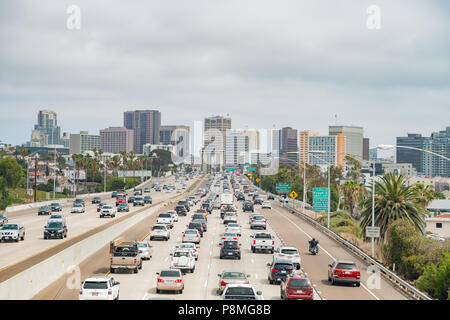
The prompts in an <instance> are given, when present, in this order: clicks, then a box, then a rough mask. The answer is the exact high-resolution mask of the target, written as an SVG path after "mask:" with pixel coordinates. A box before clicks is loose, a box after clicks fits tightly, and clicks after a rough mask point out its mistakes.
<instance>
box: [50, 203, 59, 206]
mask: <svg viewBox="0 0 450 320" xmlns="http://www.w3.org/2000/svg"><path fill="white" fill-rule="evenodd" d="M51 206H52V207H59V203H52V204H51Z"/></svg>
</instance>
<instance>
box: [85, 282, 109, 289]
mask: <svg viewBox="0 0 450 320" xmlns="http://www.w3.org/2000/svg"><path fill="white" fill-rule="evenodd" d="M83 289H108V283H107V282H106V281H85V282H84V285H83Z"/></svg>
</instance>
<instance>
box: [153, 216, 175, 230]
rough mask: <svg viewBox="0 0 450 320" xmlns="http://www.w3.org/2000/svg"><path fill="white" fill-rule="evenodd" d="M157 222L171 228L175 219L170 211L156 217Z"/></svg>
mask: <svg viewBox="0 0 450 320" xmlns="http://www.w3.org/2000/svg"><path fill="white" fill-rule="evenodd" d="M156 223H157V224H164V225H166V226H168V227H169V228H170V229H172V228H173V219H172V215H171V214H170V213H160V214H159V216H158V218H156Z"/></svg>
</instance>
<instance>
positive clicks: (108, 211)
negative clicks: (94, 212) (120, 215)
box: [100, 205, 116, 218]
mask: <svg viewBox="0 0 450 320" xmlns="http://www.w3.org/2000/svg"><path fill="white" fill-rule="evenodd" d="M105 216H109V217H111V218H114V217H115V216H116V209H114V207H113V206H111V205H104V206H103V207H102V209H101V210H100V218H103V217H105Z"/></svg>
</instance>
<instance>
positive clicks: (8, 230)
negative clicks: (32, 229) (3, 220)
mask: <svg viewBox="0 0 450 320" xmlns="http://www.w3.org/2000/svg"><path fill="white" fill-rule="evenodd" d="M4 240H14V241H16V242H19V240H25V228H24V227H22V226H21V225H20V224H17V223H7V224H5V225H3V227H2V229H1V230H0V241H4Z"/></svg>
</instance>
